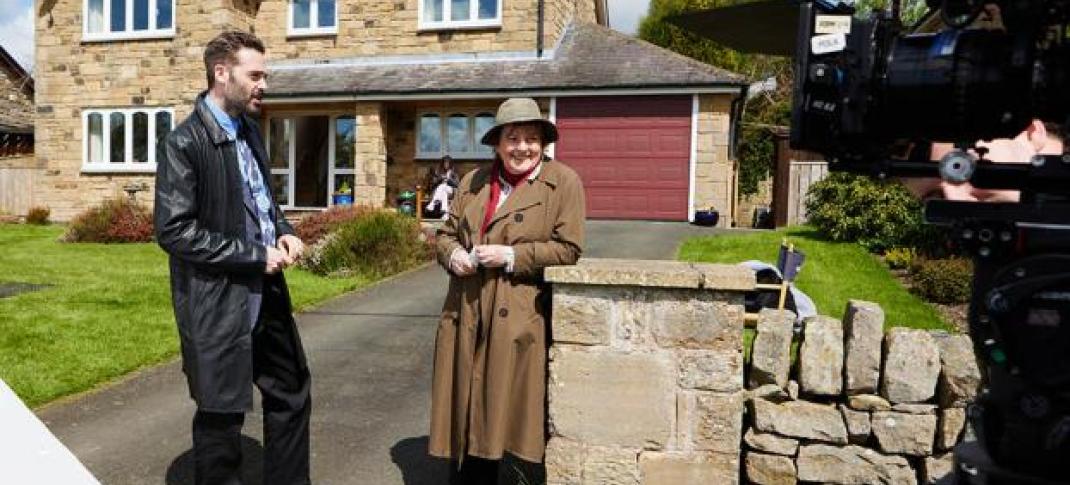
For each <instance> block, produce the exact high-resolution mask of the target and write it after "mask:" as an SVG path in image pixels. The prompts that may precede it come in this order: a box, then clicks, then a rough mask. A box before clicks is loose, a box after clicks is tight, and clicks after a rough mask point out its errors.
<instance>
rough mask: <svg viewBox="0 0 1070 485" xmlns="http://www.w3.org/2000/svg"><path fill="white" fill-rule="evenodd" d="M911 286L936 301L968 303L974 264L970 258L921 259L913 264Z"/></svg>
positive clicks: (919, 294) (919, 293) (918, 293)
mask: <svg viewBox="0 0 1070 485" xmlns="http://www.w3.org/2000/svg"><path fill="white" fill-rule="evenodd" d="M912 270H913V283H914V286H913V288H911V291H913V292H914V293H915V294H917V295H918V296H920V297H922V298H924V299H926V300H928V301H932V302H935V303H945V304H951V303H966V302H967V301H969V299H970V284H971V283H972V282H973V265H972V264H971V263H970V261H969V260H968V259H964V258H948V259H930V260H921V259H919V260H918V261H917V262H916V263H915V264H914V266H913V268H912Z"/></svg>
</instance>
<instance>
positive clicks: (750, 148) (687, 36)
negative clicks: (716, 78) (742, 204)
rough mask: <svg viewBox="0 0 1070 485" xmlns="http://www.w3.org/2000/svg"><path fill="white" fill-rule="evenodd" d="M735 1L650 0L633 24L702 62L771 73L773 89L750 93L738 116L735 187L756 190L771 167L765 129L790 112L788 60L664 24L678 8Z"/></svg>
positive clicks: (746, 73)
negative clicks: (775, 86)
mask: <svg viewBox="0 0 1070 485" xmlns="http://www.w3.org/2000/svg"><path fill="white" fill-rule="evenodd" d="M736 3H738V2H736V1H731V0H651V2H650V10H649V11H648V13H647V15H646V16H645V17H644V18H643V20H642V21H641V22H640V24H639V38H641V39H643V40H645V41H647V42H650V43H652V44H655V45H658V46H661V47H665V48H667V49H669V50H672V51H674V52H677V53H680V54H683V55H685V56H688V57H691V58H693V59H696V60H699V61H702V62H705V63H707V64H710V65H713V66H715V67H719V68H722V69H726V70H729V71H732V72H735V73H737V74H741V75H743V77H744V78H745V79H746V80H747V82H756V81H760V80H764V79H768V78H770V77H773V78H775V79H776V82H777V88H776V90H775V91H771V92H768V91H767V92H763V93H760V94H758V95H757V96H755V97H753V98H751V99H750V100H749V101H748V102H747V104H746V107H745V108H744V113H743V119H742V120H740V125H739V126H740V130H741V131H740V139H739V147H738V151H737V153H736V155H737V157H738V159H739V190H740V192H741V193H743V194H753V193H756V192H757V191H758V183H759V182H761V181H762V180H764V179H766V178H768V177H769V175H770V174H771V173H772V169H773V157H774V140H773V134H772V132H771V130H770V128H771V127H775V126H786V125H787V123H788V120H789V119H790V116H791V79H792V78H791V60H790V59H787V58H783V57H778V56H767V55H760V54H744V53H741V52H738V51H736V50H733V49H730V48H728V47H724V46H722V45H720V44H718V43H716V42H714V41H712V40H709V39H706V38H703V37H699V36H697V35H695V34H692V33H690V32H687V31H684V30H683V29H680V28H677V27H675V26H673V25H670V24H669V23H668V22H666V21H665V18H666V17H668V16H671V15H675V14H678V13H682V12H687V11H692V10H704V9H708V8H716V7H721V6H726V5H733V4H736Z"/></svg>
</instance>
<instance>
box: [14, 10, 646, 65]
mask: <svg viewBox="0 0 1070 485" xmlns="http://www.w3.org/2000/svg"><path fill="white" fill-rule="evenodd" d="M649 4H650V0H609V25H610V27H613V28H614V29H616V30H619V31H621V32H624V33H626V34H631V35H634V34H635V32H636V30H637V29H638V28H639V19H640V18H641V17H642V16H643V15H644V14H646V11H647V7H648V6H649ZM0 46H3V47H4V49H5V50H7V52H8V53H9V54H11V56H12V57H14V58H15V60H17V61H19V63H20V64H22V66H23V67H24V68H26V70H28V71H32V70H33V63H34V60H33V0H0Z"/></svg>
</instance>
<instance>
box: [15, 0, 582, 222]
mask: <svg viewBox="0 0 1070 485" xmlns="http://www.w3.org/2000/svg"><path fill="white" fill-rule="evenodd" d="M83 3H84V2H83V0H58V1H56V2H54V3H53V4H51V6H50V8H49V9H48V11H47V12H41V14H40V15H37V16H36V26H35V27H36V59H37V65H38V66H39V71H40V75H39V78H38V79H37V83H36V89H37V108H36V113H35V115H36V116H35V122H36V125H37V128H36V143H37V146H36V153H35V158H36V161H35V162H34V165H35V166H36V167H37V168H39V169H41V173H40V174H39V175H38V176H37V177H35V180H36V182H35V184H34V188H33V192H34V194H35V195H36V197H35V200H36V203H38V204H39V205H44V206H48V207H49V208H51V210H52V218H53V219H54V220H61V221H62V220H67V219H70V218H71V217H73V216H74V215H75V214H77V213H78V212H80V211H81V210H83V209H85V208H86V207H88V206H90V205H92V204H95V203H98V202H99V201H101V200H102V199H104V198H107V197H116V196H121V195H123V191H122V188H123V186H124V185H126V184H128V183H131V182H135V183H146V184H148V186H149V188H150V190H151V188H152V186H153V174H152V173H150V172H143V173H129V172H115V173H101V174H97V173H93V174H90V173H85V172H83V170H82V162H83V158H84V154H83V153H82V152H83V132H84V127H83V121H82V113H83V111H84V110H85V109H88V108H134V107H145V108H157V107H159V108H172V109H173V110H174V124H176V125H177V123H178V122H180V121H181V120H183V119H184V118H185V117H186V116H188V115H189V114H190V112H191V108H192V103H193V100H194V99H195V97H196V95H197V94H198V93H199V92H201V91H202V90H204V89H205V79H204V66H203V63H202V61H201V58H202V55H203V49H204V45H205V44H206V43H207V42H208V41H209V40H210V39H211V38H212V37H214V36H215V35H216V34H218V33H219V32H221V31H223V30H227V29H238V30H246V31H252V32H254V33H256V34H257V35H258V36H259V37H261V39H263V40H264V42H265V44H266V45H267V47H268V60H269V61H274V60H278V59H292V58H298V57H300V58H308V59H313V58H321V57H347V56H365V55H407V54H426V53H460V52H482V51H534V49H535V41H536V36H535V34H536V27H537V22H536V20H537V8H536V7H537V5H538V0H521V1H509V2H503V12H502V26H501V27H496V28H489V29H474V30H450V31H438V32H421V31H419V30H418V22H417V12H418V5H419V0H394V1H390V0H378V1H374V2H349V1H346V2H338V12H337V17H338V34H337V35H331V36H318V37H289V36H287V27H286V6H287V2H285V1H269V2H252V1H248V0H238V1H230V0H207V1H204V2H194V1H192V0H176V1H175V7H174V11H175V12H174V19H175V35H174V36H173V37H171V38H165V39H155V40H133V41H131V40H119V41H97V42H89V41H83V25H82V23H83V22H82V20H83V19H82V11H83ZM588 4H589V5H588ZM574 17H575V18H577V19H580V20H588V21H593V20H594V2H593V1H592V2H574V1H568V0H555V1H550V2H547V9H546V22H547V26H548V28H546V29H545V33H544V35H545V36H546V38H545V39H544V43H545V45H546V47H547V48H552V47H553V45H554V43H555V42H556V41H557V37H558V36H559V35H560V34H561V31H562V29H563V26H564V25H566V24H567V23H568V22H569V21H570V20H571V19H572V18H574ZM549 26H553V27H552V28H549ZM269 87H270V80H269ZM306 108H307V107H306ZM337 108H338V106H337V105H336V104H332V105H330V106H327V107H323V106H320V107H317V112H329V111H336V110H337ZM351 108H352V111H351V112H350V113H351V114H354V115H356V116H357V117H358V125H359V126H360V128H359V129H358V136H359V137H360V139H359V140H358V141H357V147H356V152H357V157H358V160H360V161H361V165H362V166H358V167H357V171H358V172H360V173H359V174H358V176H357V177H356V180H357V184H356V185H357V191H355V194H356V198H357V199H358V202H367V203H373V204H376V205H382V204H383V203H384V202H385V201H386V199H387V190H388V187H393V188H395V189H396V187H398V186H402V185H405V184H407V183H408V180H404V181H400V180H399V181H397V182H391V183H388V181H387V179H388V171H390V169H389V167H388V165H389V164H388V157H387V153H388V152H387V148H386V147H387V144H388V140H387V135H388V132H387V130H386V127H387V123H385V120H384V118H385V117H386V116H385V115H386V111H387V108H388V107H387V106H385V105H383V104H380V103H368V104H360V105H357V106H352V107H351ZM281 109H283V110H285V109H286V107H281ZM410 150H411V149H410ZM20 164H22V165H25V163H22V162H20ZM407 171H409V172H415V170H408V169H407ZM139 200H140V201H142V202H145V203H151V197H148V196H145V195H140V196H139Z"/></svg>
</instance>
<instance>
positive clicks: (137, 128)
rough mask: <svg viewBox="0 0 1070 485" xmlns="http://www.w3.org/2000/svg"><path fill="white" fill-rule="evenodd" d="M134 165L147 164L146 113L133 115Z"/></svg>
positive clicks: (147, 116) (147, 130) (147, 120)
mask: <svg viewBox="0 0 1070 485" xmlns="http://www.w3.org/2000/svg"><path fill="white" fill-rule="evenodd" d="M134 163H149V115H148V113H134Z"/></svg>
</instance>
